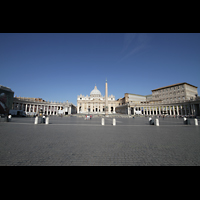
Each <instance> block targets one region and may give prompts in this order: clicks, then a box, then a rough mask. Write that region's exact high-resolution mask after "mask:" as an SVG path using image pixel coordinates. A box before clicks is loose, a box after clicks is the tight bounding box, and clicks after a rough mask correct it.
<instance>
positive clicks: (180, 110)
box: [128, 103, 200, 115]
mask: <svg viewBox="0 0 200 200" xmlns="http://www.w3.org/2000/svg"><path fill="white" fill-rule="evenodd" d="M135 111H141V114H143V115H163V114H168V115H199V114H200V103H199V104H181V105H151V106H137V105H136V106H130V107H128V115H131V114H135V113H136V112H135Z"/></svg>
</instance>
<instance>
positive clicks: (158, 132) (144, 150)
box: [0, 117, 200, 166]
mask: <svg viewBox="0 0 200 200" xmlns="http://www.w3.org/2000/svg"><path fill="white" fill-rule="evenodd" d="M116 123H117V124H116V126H112V125H111V124H112V119H111V118H105V126H102V125H101V118H98V117H97V118H93V119H92V120H88V121H86V120H84V118H77V117H63V118H60V117H50V124H48V125H45V124H37V125H35V124H34V118H12V121H11V122H1V123H0V165H1V166H6V165H9V166H10V165H16V166H41V165H42V166H51V165H53V166H62V165H64V166H85V165H86V166H102V165H103V166H124V165H125V166H129V165H130V166H137V165H138V166H170V165H175V166H184V165H190V166H195V165H200V156H199V155H200V126H194V125H183V120H182V119H167V118H166V119H164V120H163V119H160V126H159V127H157V126H152V125H149V124H148V118H146V117H143V118H134V119H122V118H117V119H116Z"/></svg>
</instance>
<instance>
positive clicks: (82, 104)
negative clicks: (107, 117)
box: [77, 82, 117, 114]
mask: <svg viewBox="0 0 200 200" xmlns="http://www.w3.org/2000/svg"><path fill="white" fill-rule="evenodd" d="M106 84H107V82H106ZM105 90H107V87H106V89H105ZM106 100H107V101H106ZM106 104H107V105H106ZM116 106H117V102H116V100H115V96H113V95H110V96H106V94H105V96H102V95H101V92H100V91H99V90H98V89H97V86H96V85H95V87H94V89H93V90H92V91H91V92H90V96H88V95H86V96H84V95H82V94H81V95H79V96H78V97H77V113H84V114H88V113H91V114H105V113H106V111H107V113H108V114H111V113H115V107H116Z"/></svg>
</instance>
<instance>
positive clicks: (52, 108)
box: [12, 102, 72, 115]
mask: <svg viewBox="0 0 200 200" xmlns="http://www.w3.org/2000/svg"><path fill="white" fill-rule="evenodd" d="M12 109H13V110H22V111H24V112H25V113H26V114H37V113H39V112H40V110H41V109H42V111H43V113H44V114H46V115H58V114H71V111H72V110H71V105H68V106H66V105H62V104H61V105H59V104H58V105H51V104H41V103H37V104H36V102H28V103H20V102H13V105H12Z"/></svg>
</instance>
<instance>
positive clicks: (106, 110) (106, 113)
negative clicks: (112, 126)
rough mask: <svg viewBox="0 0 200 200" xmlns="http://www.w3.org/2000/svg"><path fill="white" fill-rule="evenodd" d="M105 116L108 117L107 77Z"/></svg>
mask: <svg viewBox="0 0 200 200" xmlns="http://www.w3.org/2000/svg"><path fill="white" fill-rule="evenodd" d="M105 93H106V94H105V104H106V106H105V116H106V117H108V83H107V79H106V85H105Z"/></svg>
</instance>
